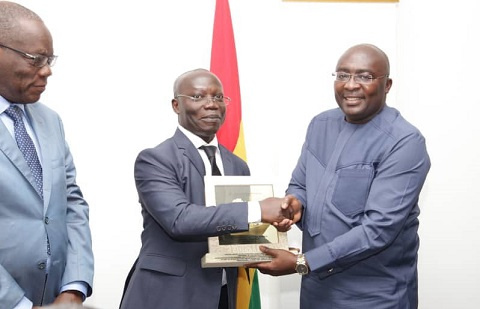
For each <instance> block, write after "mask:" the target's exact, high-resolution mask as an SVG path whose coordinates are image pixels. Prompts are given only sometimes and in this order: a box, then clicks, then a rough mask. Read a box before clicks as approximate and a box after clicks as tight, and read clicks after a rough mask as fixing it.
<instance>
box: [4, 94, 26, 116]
mask: <svg viewBox="0 0 480 309" xmlns="http://www.w3.org/2000/svg"><path fill="white" fill-rule="evenodd" d="M10 105H16V106H18V107H20V109H21V110H22V111H23V112H24V113H25V104H14V103H10V102H8V101H7V100H6V99H5V98H4V97H2V96H0V114H2V113H3V112H4V111H5V110H6V109H7V108H9V107H10Z"/></svg>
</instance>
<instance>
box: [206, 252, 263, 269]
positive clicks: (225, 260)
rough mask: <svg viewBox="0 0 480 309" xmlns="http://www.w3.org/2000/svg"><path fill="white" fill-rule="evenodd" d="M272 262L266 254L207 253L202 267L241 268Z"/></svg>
mask: <svg viewBox="0 0 480 309" xmlns="http://www.w3.org/2000/svg"><path fill="white" fill-rule="evenodd" d="M271 260H272V257H271V256H269V255H267V254H264V253H223V254H215V253H207V254H205V255H204V256H203V258H202V267H203V268H209V267H241V266H244V265H245V264H249V263H257V262H269V261H271Z"/></svg>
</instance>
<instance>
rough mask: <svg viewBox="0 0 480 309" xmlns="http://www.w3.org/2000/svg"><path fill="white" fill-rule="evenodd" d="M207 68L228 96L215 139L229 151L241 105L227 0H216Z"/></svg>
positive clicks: (233, 147) (240, 114) (232, 148)
mask: <svg viewBox="0 0 480 309" xmlns="http://www.w3.org/2000/svg"><path fill="white" fill-rule="evenodd" d="M210 71H212V72H213V73H214V74H215V75H217V76H218V78H219V79H220V81H222V84H223V92H224V94H225V95H226V96H229V97H230V98H231V99H232V101H231V102H230V104H229V105H228V106H227V112H226V117H225V122H224V124H223V125H222V126H221V127H220V130H219V131H218V132H217V138H218V140H219V142H220V144H222V145H224V146H225V147H227V149H228V150H230V151H233V150H234V149H235V146H236V145H237V140H238V135H239V133H240V122H241V120H242V104H241V99H240V83H239V80H238V66H237V53H236V50H235V38H234V35H233V27H232V19H231V16H230V6H229V5H228V0H217V5H216V8H215V22H214V25H213V40H212V55H211V59H210Z"/></svg>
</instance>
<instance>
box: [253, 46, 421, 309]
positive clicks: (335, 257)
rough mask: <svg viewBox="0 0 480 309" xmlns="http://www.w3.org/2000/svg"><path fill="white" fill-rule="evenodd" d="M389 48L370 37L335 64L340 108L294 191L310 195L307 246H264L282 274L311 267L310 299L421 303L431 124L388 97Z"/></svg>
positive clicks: (326, 118) (304, 222)
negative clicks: (422, 207) (425, 130)
mask: <svg viewBox="0 0 480 309" xmlns="http://www.w3.org/2000/svg"><path fill="white" fill-rule="evenodd" d="M389 74H390V65H389V61H388V57H387V55H386V54H385V53H384V52H383V51H382V50H380V49H379V48H378V47H376V46H373V45H369V44H361V45H356V46H353V47H351V48H350V49H348V50H347V51H346V52H345V53H344V54H343V55H342V56H341V57H340V59H339V60H338V63H337V67H336V72H335V73H334V74H333V76H334V81H333V86H334V93H335V99H336V101H337V103H338V106H339V108H337V109H334V110H330V111H326V112H324V113H321V114H319V115H317V116H316V117H314V118H313V120H312V121H311V123H310V125H309V127H308V130H307V136H306V140H305V143H304V145H303V149H302V153H301V156H300V159H299V160H298V163H297V166H296V168H295V169H294V171H293V173H292V178H291V181H290V184H289V187H288V189H287V193H288V194H291V195H293V196H294V197H296V199H298V201H300V203H301V204H302V205H303V214H302V219H301V222H300V223H299V224H298V225H299V227H300V229H302V231H303V246H302V247H303V248H302V253H301V254H299V255H297V256H295V255H294V254H291V253H289V252H287V251H282V250H275V249H269V248H266V247H264V248H262V251H263V252H265V253H267V254H269V255H271V256H273V261H272V262H270V263H261V264H255V265H250V266H252V267H257V268H258V269H259V270H260V271H261V272H262V273H266V274H271V275H275V276H280V275H285V274H291V273H295V272H297V273H299V274H300V275H302V285H301V295H300V308H302V309H316V308H355V309H364V308H366V309H371V308H375V309H382V308H385V309H387V308H389V309H393V308H399V309H400V308H401V309H405V308H417V305H418V296H417V294H418V291H417V251H418V246H419V240H418V235H417V229H418V225H419V222H418V215H419V206H418V199H419V195H420V191H421V189H422V186H423V183H424V181H425V178H426V176H427V173H428V171H429V168H430V160H429V156H428V154H427V150H426V147H425V139H424V137H423V136H422V134H421V133H420V132H419V131H418V130H417V129H416V128H415V127H414V126H413V125H411V124H410V123H408V122H407V121H406V120H405V119H404V118H403V117H402V116H401V115H400V113H399V112H398V111H397V110H396V109H394V108H392V107H389V106H387V105H386V97H387V93H388V92H389V90H390V88H391V86H392V79H391V78H390V77H389Z"/></svg>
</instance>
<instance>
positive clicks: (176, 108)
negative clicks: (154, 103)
mask: <svg viewBox="0 0 480 309" xmlns="http://www.w3.org/2000/svg"><path fill="white" fill-rule="evenodd" d="M172 109H173V111H174V112H175V114H177V115H178V114H180V109H179V108H178V100H177V99H172Z"/></svg>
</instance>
